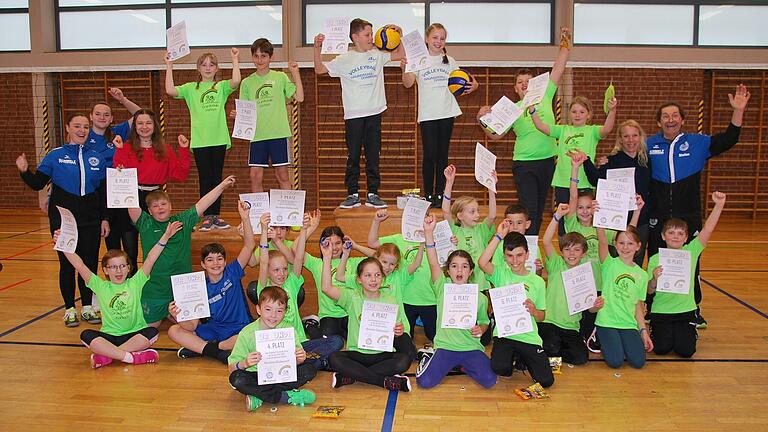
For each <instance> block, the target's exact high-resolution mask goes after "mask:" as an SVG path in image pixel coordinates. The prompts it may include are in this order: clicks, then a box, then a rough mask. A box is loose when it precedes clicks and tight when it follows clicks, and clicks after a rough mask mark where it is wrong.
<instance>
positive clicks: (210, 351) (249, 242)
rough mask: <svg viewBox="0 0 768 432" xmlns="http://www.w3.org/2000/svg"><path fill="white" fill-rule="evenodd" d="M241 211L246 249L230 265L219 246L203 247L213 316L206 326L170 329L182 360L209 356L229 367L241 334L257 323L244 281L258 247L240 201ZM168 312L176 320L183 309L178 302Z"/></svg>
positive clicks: (191, 323) (195, 324)
mask: <svg viewBox="0 0 768 432" xmlns="http://www.w3.org/2000/svg"><path fill="white" fill-rule="evenodd" d="M237 210H238V212H239V213H240V220H241V221H242V224H243V234H244V235H243V248H242V249H241V250H240V253H239V254H238V256H237V259H235V260H233V261H232V262H230V263H229V264H227V251H226V249H225V248H224V246H222V245H221V244H219V243H209V244H207V245H205V246H203V248H202V251H201V253H200V266H201V267H202V269H203V271H205V285H206V288H207V289H208V305H209V306H210V309H211V317H210V318H209V319H208V320H207V321H206V322H204V323H201V322H200V320H199V319H194V320H189V321H184V322H180V323H178V324H174V325H172V326H171V328H169V329H168V337H169V338H171V340H173V341H174V342H176V343H177V344H179V345H181V348H180V349H179V351H178V352H177V355H178V356H179V358H183V359H185V358H190V357H199V356H200V355H203V356H205V357H209V358H213V359H217V360H219V361H220V362H222V363H224V364H227V358H228V357H229V354H230V351H231V350H232V347H234V346H235V340H236V339H237V334H238V333H239V332H240V330H242V329H243V327H245V326H246V325H248V324H250V323H251V321H253V318H251V313H250V311H249V310H248V305H247V303H246V301H245V294H244V293H243V285H242V283H241V282H240V280H241V279H242V277H243V276H245V271H244V269H245V266H246V265H247V264H248V259H249V258H250V257H251V254H252V253H253V249H254V248H255V247H256V240H255V239H254V238H253V229H252V228H251V220H250V217H249V216H248V207H247V205H246V204H245V203H243V202H242V201H238V203H237ZM168 312H170V314H171V316H173V318H174V320H176V319H177V318H176V317H177V315H178V314H179V312H180V310H179V308H178V307H177V306H176V304H175V302H171V304H169V305H168Z"/></svg>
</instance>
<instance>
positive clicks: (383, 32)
mask: <svg viewBox="0 0 768 432" xmlns="http://www.w3.org/2000/svg"><path fill="white" fill-rule="evenodd" d="M373 44H374V45H376V48H378V49H383V50H387V51H392V50H394V49H396V48H397V47H399V46H400V33H398V32H397V30H395V29H393V28H392V27H382V28H380V29H378V30H376V34H375V35H374V37H373Z"/></svg>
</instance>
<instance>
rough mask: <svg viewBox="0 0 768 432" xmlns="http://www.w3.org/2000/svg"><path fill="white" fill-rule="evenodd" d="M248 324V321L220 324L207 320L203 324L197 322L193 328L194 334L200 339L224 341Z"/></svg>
mask: <svg viewBox="0 0 768 432" xmlns="http://www.w3.org/2000/svg"><path fill="white" fill-rule="evenodd" d="M246 325H248V323H242V324H222V323H217V322H213V321H208V322H207V323H204V324H199V325H198V326H197V327H196V328H195V334H196V335H197V336H198V337H199V338H200V339H202V340H204V341H207V342H210V341H218V342H221V341H225V340H227V339H229V338H231V337H232V336H234V335H236V334H238V333H240V330H242V329H243V327H245V326H246Z"/></svg>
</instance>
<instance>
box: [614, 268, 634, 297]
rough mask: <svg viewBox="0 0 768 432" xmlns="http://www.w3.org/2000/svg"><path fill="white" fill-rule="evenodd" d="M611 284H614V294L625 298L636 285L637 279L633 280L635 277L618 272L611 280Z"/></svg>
mask: <svg viewBox="0 0 768 432" xmlns="http://www.w3.org/2000/svg"><path fill="white" fill-rule="evenodd" d="M613 284H614V285H616V288H617V290H616V296H617V297H619V298H621V299H622V300H626V299H628V298H629V295H630V292H632V290H633V289H634V288H635V286H636V285H637V281H635V277H634V276H633V275H631V274H628V273H623V274H620V275H619V276H618V277H616V279H615V280H614V281H613Z"/></svg>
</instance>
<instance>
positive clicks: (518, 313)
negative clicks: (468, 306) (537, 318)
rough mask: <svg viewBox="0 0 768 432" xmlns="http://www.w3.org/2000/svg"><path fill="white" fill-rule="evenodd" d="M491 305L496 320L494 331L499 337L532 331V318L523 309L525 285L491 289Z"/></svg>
mask: <svg viewBox="0 0 768 432" xmlns="http://www.w3.org/2000/svg"><path fill="white" fill-rule="evenodd" d="M489 291H490V292H491V304H492V305H493V316H494V317H495V319H496V331H497V332H498V336H499V337H507V336H512V335H516V334H522V333H529V332H532V331H533V322H532V321H531V320H532V319H533V317H531V314H530V313H529V312H528V310H527V309H526V308H525V305H524V304H523V303H525V300H526V299H527V298H528V296H526V295H525V285H523V284H521V283H519V284H514V285H506V286H503V287H499V288H492V289H490V290H489Z"/></svg>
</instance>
